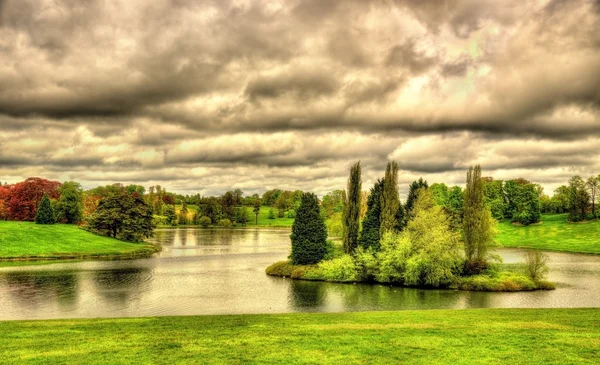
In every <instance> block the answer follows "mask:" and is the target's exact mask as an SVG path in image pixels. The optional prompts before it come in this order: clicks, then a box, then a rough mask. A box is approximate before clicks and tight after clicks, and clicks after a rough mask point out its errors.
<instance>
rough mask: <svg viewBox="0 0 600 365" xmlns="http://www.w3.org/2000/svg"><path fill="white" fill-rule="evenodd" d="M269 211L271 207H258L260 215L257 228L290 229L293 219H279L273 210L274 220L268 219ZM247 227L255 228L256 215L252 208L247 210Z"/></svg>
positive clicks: (275, 210)
mask: <svg viewBox="0 0 600 365" xmlns="http://www.w3.org/2000/svg"><path fill="white" fill-rule="evenodd" d="M269 210H271V207H267V206H264V205H263V206H262V207H260V213H259V214H258V226H259V227H291V226H292V224H294V218H287V214H286V217H284V218H279V217H278V216H277V209H275V208H273V212H274V213H275V219H269ZM246 213H247V217H248V224H247V226H248V227H256V226H257V225H256V215H254V210H253V208H252V207H248V208H247V212H246Z"/></svg>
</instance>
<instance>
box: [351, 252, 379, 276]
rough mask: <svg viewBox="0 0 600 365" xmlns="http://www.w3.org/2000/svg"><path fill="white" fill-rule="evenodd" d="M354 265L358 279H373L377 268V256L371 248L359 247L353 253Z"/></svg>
mask: <svg viewBox="0 0 600 365" xmlns="http://www.w3.org/2000/svg"><path fill="white" fill-rule="evenodd" d="M354 266H356V276H357V279H358V280H359V281H366V282H370V281H374V280H375V277H376V275H377V271H378V269H379V263H378V262H377V258H376V257H375V255H374V254H373V251H372V250H371V249H368V250H365V249H363V248H362V247H359V248H358V250H356V254H355V255H354Z"/></svg>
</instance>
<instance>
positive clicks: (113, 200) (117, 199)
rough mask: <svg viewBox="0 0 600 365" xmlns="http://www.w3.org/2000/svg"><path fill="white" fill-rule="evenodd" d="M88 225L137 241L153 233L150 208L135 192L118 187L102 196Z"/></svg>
mask: <svg viewBox="0 0 600 365" xmlns="http://www.w3.org/2000/svg"><path fill="white" fill-rule="evenodd" d="M89 227H90V228H91V229H92V230H94V231H96V232H99V233H101V234H104V235H107V236H109V237H113V238H119V239H122V240H124V241H131V242H139V241H142V240H144V239H145V238H148V237H151V236H152V235H153V233H154V227H155V226H154V220H153V217H152V208H151V207H150V206H149V205H148V204H147V203H146V202H145V201H144V200H143V199H142V197H140V196H139V195H138V194H137V193H134V194H129V193H127V191H126V190H125V189H120V190H119V191H116V192H114V193H111V194H109V195H108V196H106V197H104V198H102V200H101V201H100V203H99V205H98V209H97V210H96V212H95V213H94V215H93V216H92V217H91V218H90V220H89Z"/></svg>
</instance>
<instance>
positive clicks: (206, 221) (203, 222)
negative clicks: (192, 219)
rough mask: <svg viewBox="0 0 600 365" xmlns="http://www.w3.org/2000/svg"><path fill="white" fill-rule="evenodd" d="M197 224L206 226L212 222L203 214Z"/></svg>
mask: <svg viewBox="0 0 600 365" xmlns="http://www.w3.org/2000/svg"><path fill="white" fill-rule="evenodd" d="M198 224H199V225H201V226H202V227H204V228H206V227H208V226H210V225H211V224H212V221H211V220H210V218H209V217H207V216H205V215H204V216H202V217H201V218H200V219H199V220H198Z"/></svg>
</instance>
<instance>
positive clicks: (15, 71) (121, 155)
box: [0, 0, 600, 194]
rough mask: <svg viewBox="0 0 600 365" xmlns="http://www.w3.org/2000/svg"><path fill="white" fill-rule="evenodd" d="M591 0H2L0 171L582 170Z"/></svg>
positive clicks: (439, 174) (240, 175)
mask: <svg viewBox="0 0 600 365" xmlns="http://www.w3.org/2000/svg"><path fill="white" fill-rule="evenodd" d="M598 29H600V5H599V4H598V2H597V1H592V0H572V1H559V0H531V1H518V0H507V1H502V2H500V1H491V0H490V1H479V0H446V1H417V0H372V1H358V0H356V1H329V0H328V1H316V0H307V1H300V0H296V1H287V0H285V1H284V0H280V1H258V0H239V1H225V0H204V1H191V0H190V1H186V0H157V1H152V2H147V1H136V0H127V1H125V0H122V1H119V0H114V1H100V0H89V1H71V0H0V181H8V182H16V181H19V180H22V179H24V178H26V177H29V176H43V177H47V178H52V179H58V180H78V181H81V182H82V183H83V185H84V186H86V187H93V186H95V185H98V184H106V183H112V182H116V181H118V182H123V183H128V182H136V183H141V184H144V185H151V184H160V185H163V186H166V187H167V188H168V189H170V190H173V191H177V192H182V193H197V192H199V193H202V194H220V193H222V192H224V191H226V190H229V189H231V188H241V189H242V190H244V191H245V192H247V193H252V192H261V191H264V190H265V189H268V188H273V187H280V188H289V189H296V188H298V189H304V190H310V191H314V192H317V193H319V194H323V193H325V192H327V191H329V190H333V189H338V188H343V187H344V185H345V179H346V176H347V169H348V166H349V165H350V164H351V163H352V162H353V161H355V160H361V161H363V167H364V186H369V185H370V184H371V183H373V182H374V180H375V179H376V178H377V177H379V176H380V175H381V174H382V170H383V169H384V166H385V163H386V161H387V160H388V159H396V160H397V161H398V162H399V164H400V167H401V169H402V171H401V179H400V180H401V190H402V191H403V192H404V191H406V187H407V185H408V183H409V182H410V181H412V180H413V179H415V178H418V177H419V176H423V177H424V178H426V179H428V180H429V181H432V182H433V181H440V182H446V183H447V184H464V171H465V169H466V168H468V166H469V165H471V164H475V163H480V164H482V166H483V169H484V172H485V174H486V175H491V176H495V177H498V178H516V177H525V178H528V179H529V180H533V181H535V182H538V183H541V184H542V185H544V186H545V187H546V189H547V190H552V189H554V188H555V187H556V186H557V185H559V184H561V183H563V182H565V181H566V180H567V179H568V177H569V176H571V175H574V174H581V175H584V176H588V175H592V174H598V173H600V158H599V157H600V152H599V151H600V150H599V148H598V146H600V144H599V142H600V32H598Z"/></svg>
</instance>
